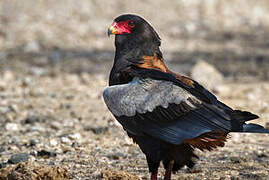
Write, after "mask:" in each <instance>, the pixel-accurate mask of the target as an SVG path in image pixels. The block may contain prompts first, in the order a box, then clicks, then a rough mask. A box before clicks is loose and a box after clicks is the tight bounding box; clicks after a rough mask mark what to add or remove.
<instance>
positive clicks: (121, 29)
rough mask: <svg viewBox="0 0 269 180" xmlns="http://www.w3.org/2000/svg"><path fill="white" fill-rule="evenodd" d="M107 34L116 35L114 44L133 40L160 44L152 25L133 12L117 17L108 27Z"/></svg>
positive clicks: (141, 42)
mask: <svg viewBox="0 0 269 180" xmlns="http://www.w3.org/2000/svg"><path fill="white" fill-rule="evenodd" d="M107 34H108V36H110V35H112V34H113V35H116V39H115V41H116V45H117V44H120V45H122V44H124V43H134V42H137V43H139V44H143V43H145V42H152V43H154V44H156V45H158V46H160V44H161V41H160V40H161V39H160V37H159V36H158V34H157V33H156V31H155V30H154V29H153V28H152V26H151V25H150V24H149V23H148V22H147V21H146V20H145V19H143V18H142V17H139V16H137V15H133V14H124V15H121V16H119V17H117V18H116V19H115V20H114V21H113V23H112V24H111V26H110V27H109V28H108V32H107Z"/></svg>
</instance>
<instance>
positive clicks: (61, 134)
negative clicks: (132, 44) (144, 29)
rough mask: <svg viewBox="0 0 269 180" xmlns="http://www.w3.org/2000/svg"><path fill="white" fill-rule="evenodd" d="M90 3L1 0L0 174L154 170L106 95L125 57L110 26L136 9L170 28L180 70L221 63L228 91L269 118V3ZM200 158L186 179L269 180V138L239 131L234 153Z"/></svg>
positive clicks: (172, 56)
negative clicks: (117, 55)
mask: <svg viewBox="0 0 269 180" xmlns="http://www.w3.org/2000/svg"><path fill="white" fill-rule="evenodd" d="M22 2H23V3H22ZM79 2H80V3H77V1H74V0H58V1H53V0H47V1H42V0H39V1H37V0H24V1H18V0H9V1H0V180H4V179H7V178H8V179H25V180H28V179H33V180H35V179H48V180H56V179H74V180H77V179H81V180H84V179H90V180H91V179H113V180H117V179H147V178H148V177H149V176H148V170H147V164H146V161H145V157H144V155H143V153H141V151H140V150H139V148H138V147H137V145H135V144H133V143H132V141H131V140H130V139H129V138H128V137H127V135H126V133H125V132H124V131H123V130H122V128H121V127H120V125H119V124H118V123H117V122H116V121H115V120H114V118H113V117H112V115H111V114H110V112H109V111H108V110H107V108H106V107H105V104H104V102H103V99H102V91H103V89H104V88H105V87H106V86H107V79H108V78H107V77H108V73H109V69H110V67H111V64H112V59H113V53H114V49H113V39H112V38H110V39H108V38H107V37H106V36H105V33H106V28H107V26H108V25H109V24H111V22H112V19H113V18H114V17H116V16H117V15H119V14H122V13H126V12H134V13H137V14H141V15H143V16H144V17H146V18H147V19H148V20H149V21H150V22H151V24H152V25H153V26H154V27H155V29H156V30H157V31H158V32H159V34H160V36H161V38H162V40H163V41H162V50H163V52H164V57H165V61H166V62H167V64H168V66H169V67H171V69H172V70H174V71H175V72H181V73H184V74H189V73H190V72H191V69H192V68H193V66H194V64H196V62H198V61H199V60H204V61H206V62H209V63H210V64H212V65H214V66H215V67H216V68H217V69H218V70H219V71H220V72H221V74H222V75H223V76H224V80H223V81H221V82H219V88H218V89H217V91H216V90H215V94H216V95H217V96H218V98H219V99H220V100H222V101H223V102H225V103H227V104H228V105H230V106H231V107H233V108H236V109H242V110H249V111H251V112H253V113H256V114H258V115H259V116H260V119H259V120H258V121H255V122H256V123H259V124H261V125H266V123H269V81H268V80H269V71H268V70H269V41H268V40H269V36H268V34H269V21H268V19H269V3H268V1H267V0H260V1H255V0H249V1H248V3H245V2H244V1H240V0H234V1H211V0H188V1H177V0H171V1H169V3H167V2H168V1H162V0H148V1H142V0H140V1H135V2H132V3H131V2H128V1H121V0H115V1H105V0H91V1H90V0H80V1H79ZM156 9H158V13H156ZM210 77H214V74H211V75H210ZM268 126H269V125H268ZM197 154H198V155H199V157H200V159H199V160H198V161H197V165H196V166H195V170H189V169H186V168H185V169H182V170H180V171H179V172H178V173H177V174H175V175H174V176H173V178H174V179H199V180H200V179H257V180H258V179H268V176H269V137H268V135H260V134H235V133H233V134H231V138H230V140H229V141H228V142H227V143H226V146H225V147H224V148H219V149H218V150H216V151H214V152H206V151H205V152H200V151H197ZM19 161H22V162H19ZM163 173H164V172H163V170H161V171H160V173H159V176H161V175H163Z"/></svg>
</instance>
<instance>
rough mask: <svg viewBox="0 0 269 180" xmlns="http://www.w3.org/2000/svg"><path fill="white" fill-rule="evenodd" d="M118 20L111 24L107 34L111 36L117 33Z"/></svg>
mask: <svg viewBox="0 0 269 180" xmlns="http://www.w3.org/2000/svg"><path fill="white" fill-rule="evenodd" d="M116 25H117V23H116V22H113V23H112V24H111V26H109V28H108V30H107V36H108V37H110V35H111V34H117V29H116Z"/></svg>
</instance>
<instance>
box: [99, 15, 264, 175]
mask: <svg viewBox="0 0 269 180" xmlns="http://www.w3.org/2000/svg"><path fill="white" fill-rule="evenodd" d="M108 34H109V35H110V34H115V35H116V38H115V46H116V53H115V58H114V64H113V67H112V70H111V72H110V77H109V87H108V88H106V89H105V90H104V95H103V96H104V100H105V103H106V105H107V106H108V108H109V110H110V111H111V112H112V114H113V115H114V116H115V118H116V119H117V120H118V121H119V122H120V123H121V125H122V126H123V128H124V130H125V131H127V133H128V136H129V137H131V138H132V139H133V140H134V142H136V143H137V144H138V145H139V147H140V148H141V150H142V151H143V153H144V154H145V155H146V158H147V162H148V166H149V171H150V172H151V173H152V175H151V179H157V172H158V167H159V165H160V162H162V163H163V164H164V167H165V169H166V173H165V179H170V178H171V171H177V170H178V169H180V168H181V167H183V166H184V165H186V166H188V167H193V166H194V159H196V158H198V157H197V156H196V155H195V154H194V149H195V148H198V149H200V150H212V149H214V148H217V147H222V146H224V143H225V141H226V139H227V135H228V133H229V132H259V133H268V132H269V131H268V130H266V129H264V128H263V127H262V126H259V125H256V124H246V123H245V122H246V121H249V120H252V119H256V118H258V116H257V115H254V114H252V113H250V112H246V111H240V110H233V109H232V108H230V107H228V106H227V105H225V104H224V103H222V102H220V101H218V99H217V98H216V97H215V96H214V95H213V94H212V93H210V92H209V91H208V90H206V89H205V88H204V87H202V86H201V85H199V84H198V83H197V82H196V81H194V80H192V79H190V78H188V77H184V76H181V75H178V74H175V73H173V72H171V71H170V70H169V69H168V68H167V67H166V66H165V64H164V62H163V57H162V53H161V51H160V49H159V47H160V45H161V41H160V37H159V36H158V34H157V33H156V32H155V30H154V29H153V28H152V26H151V25H150V24H148V23H147V22H146V21H145V20H144V19H143V18H141V17H139V16H136V15H130V14H127V15H122V16H119V17H118V18H116V19H115V20H114V22H113V24H112V26H111V27H110V28H109V30H108Z"/></svg>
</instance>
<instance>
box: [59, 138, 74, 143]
mask: <svg viewBox="0 0 269 180" xmlns="http://www.w3.org/2000/svg"><path fill="white" fill-rule="evenodd" d="M61 142H62V143H64V144H68V145H71V144H72V142H71V140H70V139H69V138H67V137H61Z"/></svg>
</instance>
